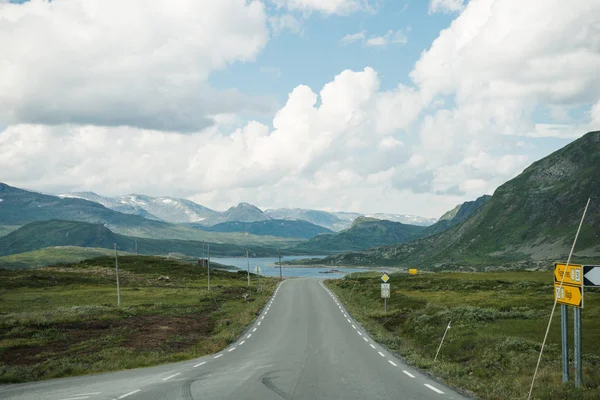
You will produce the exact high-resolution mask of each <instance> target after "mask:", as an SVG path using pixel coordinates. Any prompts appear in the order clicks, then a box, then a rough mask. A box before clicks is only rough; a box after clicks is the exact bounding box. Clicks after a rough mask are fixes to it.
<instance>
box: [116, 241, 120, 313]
mask: <svg viewBox="0 0 600 400" xmlns="http://www.w3.org/2000/svg"><path fill="white" fill-rule="evenodd" d="M115 270H116V272H117V306H120V305H121V289H120V288H119V259H118V257H117V244H116V243H115Z"/></svg>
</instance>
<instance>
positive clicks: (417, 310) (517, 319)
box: [327, 271, 600, 399]
mask: <svg viewBox="0 0 600 400" xmlns="http://www.w3.org/2000/svg"><path fill="white" fill-rule="evenodd" d="M380 276H381V274H379V273H372V272H370V273H354V274H352V275H351V276H348V275H347V276H346V278H345V279H343V280H336V281H328V282H327V285H328V286H329V287H330V288H331V289H332V290H333V291H334V292H335V294H336V295H337V296H338V297H339V298H340V300H342V301H343V302H344V304H345V305H346V307H347V308H348V311H350V313H352V315H353V316H354V317H355V318H356V319H357V320H358V321H359V322H360V323H361V324H362V325H363V326H364V328H365V329H366V330H367V331H368V332H369V333H370V334H371V335H372V336H373V338H374V339H375V340H377V341H378V342H379V343H382V344H383V345H385V346H387V347H388V348H389V349H391V350H392V351H395V352H396V353H397V354H399V355H400V356H402V357H403V358H404V359H406V361H407V362H408V363H410V364H412V365H415V366H417V367H418V368H421V369H422V370H425V371H428V372H429V373H431V374H432V375H434V376H436V377H438V378H440V379H442V380H444V381H445V382H446V383H448V384H449V385H451V386H453V387H456V388H462V389H464V390H466V391H468V392H469V393H471V394H473V395H475V396H478V397H480V398H483V399H526V398H527V394H528V392H529V386H530V384H531V379H532V376H533V371H534V368H535V365H536V362H537V359H538V355H539V351H540V348H541V344H542V340H543V337H544V333H545V330H546V325H547V323H548V318H549V316H550V311H551V308H552V304H553V292H552V290H553V287H552V279H553V275H552V273H551V272H549V271H537V272H528V271H511V272H488V273H462V272H454V273H435V274H434V273H425V274H419V275H416V276H410V275H408V274H405V273H402V274H400V273H398V274H393V275H391V280H390V283H391V289H392V293H391V298H389V299H388V301H387V313H385V312H384V305H383V299H382V298H381V290H380V283H381V279H380ZM584 306H585V308H584V309H583V311H582V320H583V321H582V328H583V333H582V347H583V382H584V385H585V387H584V388H582V389H575V387H574V385H573V383H572V381H573V371H571V383H569V384H566V385H563V384H562V383H561V347H560V346H561V341H560V340H561V339H560V307H559V306H557V311H556V313H555V315H554V318H553V322H552V326H551V330H550V333H549V337H548V341H547V345H546V349H545V350H544V355H543V357H542V362H541V364H540V370H539V372H538V377H537V379H536V383H535V387H534V392H533V398H535V399H598V398H600V374H598V371H599V370H600V292H599V291H598V290H595V289H589V288H586V289H585V300H584ZM449 321H452V324H451V328H450V329H449V330H448V333H447V335H446V338H445V341H444V345H443V347H442V349H441V351H440V353H439V355H438V358H437V361H436V362H434V361H433V359H434V357H435V353H436V351H437V348H438V346H439V344H440V340H441V338H442V335H443V334H444V331H445V329H446V326H447V325H448V322H449ZM569 334H570V338H569V348H570V354H569V355H570V357H571V365H572V357H573V352H572V351H573V338H572V335H573V312H572V308H571V310H570V313H569Z"/></svg>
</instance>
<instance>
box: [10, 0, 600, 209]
mask: <svg viewBox="0 0 600 400" xmlns="http://www.w3.org/2000/svg"><path fill="white" fill-rule="evenodd" d="M598 15H600V2H598V1H590V0H570V1H568V2H566V1H564V0H537V1H535V0H529V1H523V0H471V1H467V0H430V1H429V2H428V1H425V0H406V1H405V0H263V1H259V0H219V1H214V0H177V1H172V0H127V1H120V0H77V1H73V0H53V1H51V2H49V1H47V0H32V1H25V2H23V1H18V2H15V1H7V0H0V49H2V50H1V52H0V181H2V182H5V183H8V184H10V185H13V186H18V187H23V188H28V189H33V190H38V191H43V192H47V193H64V192H69V191H84V190H85V191H94V192H97V193H99V194H103V195H119V194H126V193H144V194H148V195H168V196H179V197H186V198H189V199H192V200H194V201H197V202H198V203H201V204H203V205H206V206H209V207H212V208H215V209H219V210H220V209H226V208H228V207H229V206H231V205H233V204H236V203H238V202H240V201H246V202H250V203H253V204H256V205H257V206H259V207H261V208H275V207H303V208H318V209H324V210H335V211H357V212H364V213H370V212H395V213H409V214H416V215H421V216H426V217H439V216H440V215H441V214H442V213H443V212H444V211H446V210H447V209H449V208H451V207H453V206H454V205H455V204H458V203H460V202H463V201H465V200H471V199H474V198H476V197H478V196H480V195H482V194H484V193H489V194H491V193H493V191H494V190H495V188H496V187H498V186H499V185H500V184H502V183H503V182H505V181H506V180H508V179H510V178H512V177H514V176H515V175H517V174H518V173H520V172H521V171H522V170H523V169H524V168H525V167H526V166H527V165H529V164H530V163H531V162H533V161H535V160H538V159H540V158H542V157H544V156H545V155H547V154H549V153H551V152H552V151H555V150H557V149H559V148H560V147H562V146H564V145H565V144H567V143H569V142H571V141H572V140H574V139H576V138H578V137H580V136H581V135H583V134H584V133H586V132H588V131H590V130H597V129H600V74H599V73H598V71H600V22H599V20H598V17H597V16H598Z"/></svg>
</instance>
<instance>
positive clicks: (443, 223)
mask: <svg viewBox="0 0 600 400" xmlns="http://www.w3.org/2000/svg"><path fill="white" fill-rule="evenodd" d="M491 198H492V196H490V195H487V194H484V195H483V196H481V197H478V198H477V199H476V200H474V201H466V202H464V203H462V204H459V205H457V206H456V207H454V208H453V209H452V210H450V211H447V212H446V213H444V215H442V216H441V217H440V219H439V220H438V221H437V222H436V223H435V224H433V225H431V226H429V227H427V229H425V231H424V236H430V235H435V234H436V233H440V232H444V231H447V230H448V229H450V228H452V227H453V226H455V225H458V224H459V223H461V222H462V221H464V220H465V219H467V218H469V217H470V216H471V215H473V213H474V212H475V211H477V210H478V209H479V208H480V207H481V206H483V205H484V204H485V203H487V202H488V201H489V200H490V199H491Z"/></svg>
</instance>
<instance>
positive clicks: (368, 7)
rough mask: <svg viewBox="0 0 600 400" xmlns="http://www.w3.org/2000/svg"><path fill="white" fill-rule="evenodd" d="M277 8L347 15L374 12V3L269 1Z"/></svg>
mask: <svg viewBox="0 0 600 400" xmlns="http://www.w3.org/2000/svg"><path fill="white" fill-rule="evenodd" d="M271 2H272V3H274V4H275V5H276V6H277V7H279V8H282V7H285V8H287V9H289V10H291V11H301V12H305V13H310V12H313V11H316V12H320V13H323V14H349V13H352V12H356V11H370V12H373V11H375V10H376V4H375V3H376V2H375V1H371V0H271Z"/></svg>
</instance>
